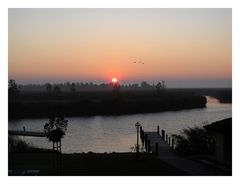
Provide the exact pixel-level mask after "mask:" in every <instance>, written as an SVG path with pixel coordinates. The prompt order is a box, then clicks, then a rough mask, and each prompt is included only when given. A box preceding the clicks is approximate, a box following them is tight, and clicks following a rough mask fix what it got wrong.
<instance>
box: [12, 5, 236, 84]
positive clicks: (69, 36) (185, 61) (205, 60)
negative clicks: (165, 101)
mask: <svg viewBox="0 0 240 184" xmlns="http://www.w3.org/2000/svg"><path fill="white" fill-rule="evenodd" d="M231 14H232V12H231V9H224V8H223V9H211V8H208V9H181V8H180V9H154V8H153V9H131V8H130V9H101V8H100V9H31V8H29V9H9V16H8V17H9V29H8V30H9V77H10V78H14V79H16V80H17V81H18V80H20V81H23V82H24V81H30V79H31V81H43V82H47V81H48V80H52V81H54V80H56V81H67V80H69V81H72V80H75V81H77V80H78V81H97V80H100V81H105V82H107V81H109V80H111V79H112V77H113V76H114V78H116V80H117V79H118V80H121V82H122V81H134V80H136V81H137V80H138V81H143V80H168V79H171V80H180V79H191V80H195V79H196V80H215V79H224V80H225V79H230V80H231V75H232V66H231V63H232V47H231V46H232V29H231V27H232V23H231V22H232V17H231ZM112 80H113V79H112ZM114 81H115V79H114ZM112 82H113V81H112Z"/></svg>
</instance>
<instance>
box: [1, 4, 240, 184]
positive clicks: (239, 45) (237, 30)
mask: <svg viewBox="0 0 240 184" xmlns="http://www.w3.org/2000/svg"><path fill="white" fill-rule="evenodd" d="M8 8H232V20H233V21H232V22H233V24H232V25H233V31H232V33H233V34H232V35H233V37H232V38H233V39H232V45H233V47H232V73H233V78H232V80H233V82H232V84H233V176H232V177H61V178H60V177H58V178H57V180H56V178H55V177H37V178H36V177H8V176H7V174H8V159H7V158H8V152H7V130H8V117H7V104H8V103H7V85H8ZM239 19H240V7H239V3H238V2H237V0H235V1H234V0H196V1H193V0H182V1H180V0H166V1H156V0H82V1H80V0H79V1H77V0H9V1H7V0H0V63H1V65H0V80H1V85H0V130H1V132H0V177H1V183H15V184H16V183H24V184H26V183H28V182H29V183H33V182H34V183H41V184H42V183H49V182H59V183H67V182H78V183H80V182H86V183H89V182H94V183H99V182H100V183H101V182H103V183H113V182H117V183H123V182H124V183H134V182H140V183H145V184H146V183H150V182H159V183H177V184H180V183H184V184H186V183H191V184H192V183H201V184H202V183H203V182H204V183H213V182H214V183H215V182H216V183H218V184H221V183H224V184H225V183H239V181H238V180H239V172H240V171H239V167H240V159H239V157H240V144H239V142H238V141H239V140H240V139H239V136H240V134H239V132H238V130H240V121H239V120H240V116H239V112H238V111H239V109H240V107H239V102H240V99H239V98H240V82H239V79H240V76H239V75H240V72H239V70H240V66H239V65H240V55H239V52H240V20H239Z"/></svg>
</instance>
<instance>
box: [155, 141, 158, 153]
mask: <svg viewBox="0 0 240 184" xmlns="http://www.w3.org/2000/svg"><path fill="white" fill-rule="evenodd" d="M155 154H156V155H158V143H157V142H156V143H155Z"/></svg>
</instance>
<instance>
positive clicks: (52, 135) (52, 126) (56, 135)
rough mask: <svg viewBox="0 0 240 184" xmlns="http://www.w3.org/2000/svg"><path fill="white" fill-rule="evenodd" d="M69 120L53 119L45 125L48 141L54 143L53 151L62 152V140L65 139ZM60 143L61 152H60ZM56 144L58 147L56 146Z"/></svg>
mask: <svg viewBox="0 0 240 184" xmlns="http://www.w3.org/2000/svg"><path fill="white" fill-rule="evenodd" d="M67 125H68V120H65V119H64V118H63V117H58V118H55V117H52V118H50V119H49V122H48V123H46V124H45V125H44V132H45V133H46V137H47V139H48V140H49V141H50V142H52V143H53V150H55V148H57V151H60V152H61V139H62V138H63V137H64V135H65V132H66V131H67ZM58 143H60V150H58V148H59V145H58ZM55 144H56V145H57V146H55Z"/></svg>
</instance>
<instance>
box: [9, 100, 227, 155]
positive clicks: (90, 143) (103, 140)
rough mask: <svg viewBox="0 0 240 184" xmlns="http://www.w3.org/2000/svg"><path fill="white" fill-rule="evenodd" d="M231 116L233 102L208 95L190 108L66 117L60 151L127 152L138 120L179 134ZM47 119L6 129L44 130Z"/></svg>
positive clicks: (33, 141)
mask: <svg viewBox="0 0 240 184" xmlns="http://www.w3.org/2000/svg"><path fill="white" fill-rule="evenodd" d="M229 117H232V104H223V103H219V102H218V100H216V99H215V98H212V97H207V107H206V108H199V109H191V110H181V111H168V112H160V113H147V114H133V115H121V116H93V117H66V119H68V120H69V123H68V129H67V132H66V135H65V137H64V139H63V140H62V152H64V153H81V152H89V151H92V152H129V151H131V149H130V148H131V147H132V146H133V145H134V144H136V128H135V126H134V125H135V123H136V122H137V121H138V122H139V123H140V124H141V125H142V127H143V129H144V130H145V131H156V130H157V126H158V125H159V127H160V129H164V130H166V133H167V134H169V135H171V134H180V133H181V131H182V130H183V129H185V128H188V127H195V126H203V125H205V124H208V123H212V122H215V121H218V120H221V119H225V118H229ZM47 121H48V119H47V118H42V119H21V120H14V121H13V120H11V121H9V123H8V129H9V130H22V129H23V126H25V128H26V131H43V126H44V124H45V123H46V122H47ZM19 138H21V139H23V140H24V141H25V142H26V143H28V144H30V145H32V146H35V147H39V148H50V149H51V148H52V147H51V146H52V144H51V143H50V142H48V141H47V139H46V138H42V137H41V138H37V137H22V136H20V137H19Z"/></svg>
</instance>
